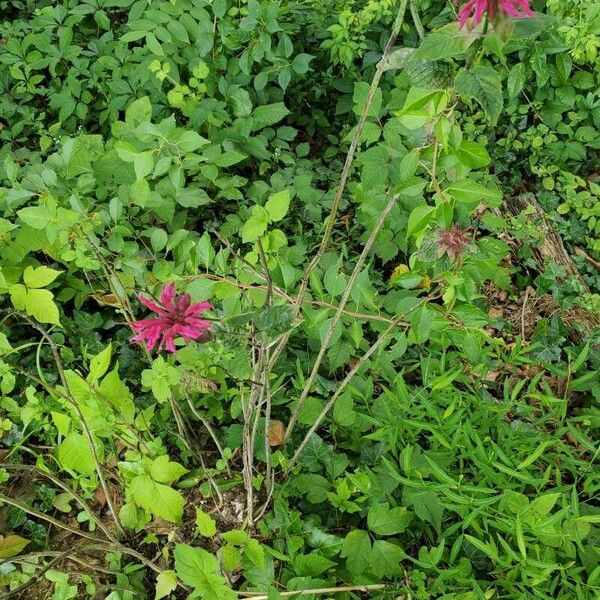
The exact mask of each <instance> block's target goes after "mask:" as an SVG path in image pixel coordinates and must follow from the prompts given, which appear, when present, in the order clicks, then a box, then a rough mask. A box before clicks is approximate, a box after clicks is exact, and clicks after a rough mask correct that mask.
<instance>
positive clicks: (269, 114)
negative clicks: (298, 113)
mask: <svg viewBox="0 0 600 600" xmlns="http://www.w3.org/2000/svg"><path fill="white" fill-rule="evenodd" d="M289 112H290V111H289V110H288V109H287V108H286V106H285V104H284V103H283V102H276V103H274V104H265V105H264V106H258V107H257V108H255V109H254V112H253V113H252V116H251V117H250V119H251V120H252V131H258V130H259V129H264V128H265V127H270V126H271V125H275V123H279V121H281V120H282V119H283V118H285V117H286V116H287V115H288V114H289Z"/></svg>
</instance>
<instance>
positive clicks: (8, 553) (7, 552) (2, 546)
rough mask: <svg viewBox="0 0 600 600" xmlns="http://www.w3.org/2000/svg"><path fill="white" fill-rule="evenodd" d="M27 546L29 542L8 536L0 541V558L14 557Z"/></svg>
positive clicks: (17, 536)
mask: <svg viewBox="0 0 600 600" xmlns="http://www.w3.org/2000/svg"><path fill="white" fill-rule="evenodd" d="M27 544H29V540H26V539H25V538H22V537H21V536H20V535H9V536H7V537H5V538H3V539H1V540H0V558H11V557H13V556H16V555H17V554H19V552H21V550H23V549H24V548H25V546H27Z"/></svg>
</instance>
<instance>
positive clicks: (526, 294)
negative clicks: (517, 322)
mask: <svg viewBox="0 0 600 600" xmlns="http://www.w3.org/2000/svg"><path fill="white" fill-rule="evenodd" d="M527 300H529V286H527V287H526V288H525V295H524V297H523V306H522V308H521V339H522V340H523V341H525V311H526V310H527Z"/></svg>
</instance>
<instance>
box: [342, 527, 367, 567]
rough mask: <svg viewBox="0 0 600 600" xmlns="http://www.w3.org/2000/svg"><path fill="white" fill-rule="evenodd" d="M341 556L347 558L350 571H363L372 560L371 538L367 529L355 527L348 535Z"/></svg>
mask: <svg viewBox="0 0 600 600" xmlns="http://www.w3.org/2000/svg"><path fill="white" fill-rule="evenodd" d="M341 557H342V558H345V559H346V564H347V566H348V569H349V571H350V572H352V573H354V574H355V575H360V574H361V573H363V572H364V571H365V570H366V569H367V567H368V566H369V563H370V562H371V539H370V538H369V534H368V533H367V532H366V531H362V530H360V529H355V530H354V531H351V532H350V533H348V534H347V535H346V537H345V538H344V543H343V544H342V553H341Z"/></svg>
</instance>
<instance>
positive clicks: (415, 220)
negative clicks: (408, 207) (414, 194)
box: [406, 205, 435, 238]
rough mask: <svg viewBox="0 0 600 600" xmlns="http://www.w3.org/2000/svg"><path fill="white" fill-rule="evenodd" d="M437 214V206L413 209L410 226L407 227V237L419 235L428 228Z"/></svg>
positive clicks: (409, 219) (423, 206) (409, 218)
mask: <svg viewBox="0 0 600 600" xmlns="http://www.w3.org/2000/svg"><path fill="white" fill-rule="evenodd" d="M434 212H435V206H427V205H422V206H417V207H415V208H413V210H412V212H411V213H410V216H409V217H408V225H407V226H406V237H407V238H409V237H412V236H413V235H419V233H421V232H422V231H423V230H424V229H425V227H427V225H428V223H429V221H431V218H432V217H433V213H434Z"/></svg>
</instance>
